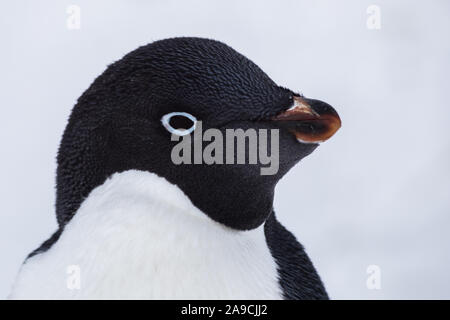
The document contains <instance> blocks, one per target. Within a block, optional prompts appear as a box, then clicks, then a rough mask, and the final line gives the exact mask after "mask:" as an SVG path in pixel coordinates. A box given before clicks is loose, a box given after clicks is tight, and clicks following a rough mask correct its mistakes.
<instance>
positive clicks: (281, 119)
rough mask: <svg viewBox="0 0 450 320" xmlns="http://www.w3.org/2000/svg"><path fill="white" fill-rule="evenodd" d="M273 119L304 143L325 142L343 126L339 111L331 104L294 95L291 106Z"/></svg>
mask: <svg viewBox="0 0 450 320" xmlns="http://www.w3.org/2000/svg"><path fill="white" fill-rule="evenodd" d="M271 120H272V121H275V122H276V123H277V124H278V125H279V126H280V127H282V128H285V129H287V130H289V131H290V132H292V134H293V135H294V136H295V138H296V139H297V140H298V141H299V142H304V143H319V142H324V141H326V140H328V139H329V138H331V137H332V136H333V135H334V134H335V133H336V131H337V130H338V129H339V128H340V127H341V119H340V118H339V115H338V113H337V112H336V110H334V109H333V108H332V107H331V106H330V105H329V104H327V103H325V102H323V101H320V100H313V99H307V98H304V97H299V96H295V97H294V105H293V106H292V107H291V108H289V109H288V110H286V111H283V112H282V113H280V114H278V115H276V116H274V117H272V118H271Z"/></svg>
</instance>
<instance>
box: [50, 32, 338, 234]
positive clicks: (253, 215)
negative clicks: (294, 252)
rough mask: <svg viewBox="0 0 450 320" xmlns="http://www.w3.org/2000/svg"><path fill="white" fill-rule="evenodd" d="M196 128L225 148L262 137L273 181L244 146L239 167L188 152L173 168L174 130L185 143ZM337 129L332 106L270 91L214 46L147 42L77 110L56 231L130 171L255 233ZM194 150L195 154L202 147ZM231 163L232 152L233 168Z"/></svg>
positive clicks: (64, 150)
mask: <svg viewBox="0 0 450 320" xmlns="http://www.w3.org/2000/svg"><path fill="white" fill-rule="evenodd" d="M200 122H201V125H202V130H203V131H204V132H206V130H208V129H216V130H217V131H216V132H221V133H223V137H224V138H226V132H227V130H231V129H233V130H237V129H242V130H244V131H247V130H248V129H252V130H255V132H257V133H259V132H261V130H266V132H268V136H267V146H268V150H267V152H268V153H270V152H271V151H273V152H275V151H277V155H275V156H276V157H277V162H278V163H277V168H276V171H275V172H273V173H272V174H266V175H264V174H261V172H262V171H261V170H262V168H264V167H267V164H261V162H257V163H256V164H255V163H253V164H251V163H249V161H248V160H249V159H248V154H249V151H250V150H249V149H250V148H251V146H250V143H247V144H246V145H245V149H246V151H247V152H246V154H247V156H246V160H247V161H244V162H245V163H243V164H242V163H237V161H233V163H229V164H227V163H226V160H225V157H226V155H224V161H223V164H221V163H213V164H207V163H204V162H203V161H201V163H197V164H196V163H195V159H193V158H194V157H195V151H194V148H195V146H193V147H192V150H193V154H192V162H191V163H190V164H186V163H182V164H176V163H174V161H173V156H172V154H173V150H174V147H175V146H176V145H177V144H179V143H180V141H181V139H180V141H173V139H172V133H173V131H174V129H175V130H181V131H182V132H183V133H185V132H187V131H186V130H185V129H186V128H189V127H192V126H193V125H194V124H196V123H200ZM339 127H340V119H339V116H338V115H337V113H336V111H334V109H333V108H332V107H331V106H329V105H328V104H326V103H325V102H322V101H319V100H313V99H308V98H305V97H303V96H301V95H300V94H297V93H295V92H293V91H291V90H289V89H286V88H283V87H280V86H278V85H276V84H275V83H274V82H273V81H272V80H271V79H270V78H269V77H268V76H267V75H266V74H265V73H264V72H263V71H262V70H261V69H260V68H259V67H258V66H256V65H255V64H254V63H253V62H252V61H250V60H248V59H247V58H246V57H244V56H243V55H241V54H239V53H238V52H236V51H235V50H233V49H232V48H230V47H229V46H227V45H225V44H223V43H221V42H218V41H214V40H208V39H201V38H173V39H166V40H161V41H156V42H153V43H151V44H149V45H146V46H143V47H140V48H138V49H136V50H135V51H133V52H131V53H129V54H127V55H126V56H125V57H123V58H122V59H121V60H119V61H117V62H115V63H113V64H112V65H110V66H109V67H108V68H107V70H106V71H105V72H104V73H103V74H102V75H100V76H99V77H98V78H97V79H96V80H95V81H94V82H93V84H92V85H91V86H90V88H89V89H88V90H86V92H85V93H84V94H83V95H82V96H81V97H80V98H79V100H78V102H77V104H76V105H75V107H74V109H73V111H72V114H71V116H70V118H69V123H68V125H67V127H66V130H65V132H64V135H63V139H62V141H61V145H60V149H59V153H58V170H57V202H56V211H57V218H58V222H59V224H60V226H64V224H65V223H67V221H69V220H70V218H71V217H72V216H73V214H74V213H75V212H76V210H77V209H78V207H79V206H80V204H81V202H82V201H83V199H84V198H85V197H86V196H87V195H88V194H89V193H90V191H92V189H94V188H95V187H96V186H98V185H100V184H102V183H103V182H104V181H105V180H106V179H107V178H108V177H109V176H111V175H112V174H114V173H116V172H122V171H126V170H131V169H137V170H142V171H148V172H152V173H155V174H157V175H158V176H161V177H163V178H165V179H166V180H167V181H169V182H170V183H172V184H175V185H177V186H178V187H179V188H180V189H181V190H182V191H183V192H184V193H185V194H186V195H187V196H188V197H189V198H190V200H191V201H192V203H193V204H194V205H195V206H196V207H198V208H199V209H200V210H202V211H203V212H204V213H205V214H207V215H208V216H209V217H210V218H212V219H213V220H215V221H217V222H219V223H222V224H224V225H226V226H228V227H231V228H234V229H238V230H248V229H253V228H256V227H258V226H259V225H261V224H262V223H263V222H264V221H265V220H266V219H267V217H268V216H269V215H270V213H271V211H272V205H273V196H274V188H275V185H276V183H277V182H278V181H279V179H280V178H281V177H282V176H283V175H284V174H285V173H286V172H287V171H288V170H289V169H290V168H291V167H292V166H294V165H295V164H296V163H297V162H298V161H299V160H301V159H302V158H303V157H305V156H307V155H308V154H310V153H311V152H312V151H313V150H314V149H315V148H316V147H317V146H318V142H320V141H323V140H326V139H327V138H329V137H330V136H331V135H333V134H334V133H335V132H336V130H337V129H338V128H339ZM272 130H277V132H278V141H277V143H278V148H277V149H278V150H274V149H273V145H272V144H271V143H270V141H271V140H270V137H271V135H272V132H274V131H272ZM189 135H190V136H194V135H195V132H191V133H189ZM190 141H191V144H192V145H194V144H195V143H198V140H195V139H194V138H192V139H191V140H190ZM225 143H226V142H225V141H223V144H224V145H225ZM200 144H201V147H202V150H203V148H204V147H205V146H206V145H207V144H208V143H207V142H204V141H203V142H201V141H200ZM271 149H272V150H271ZM259 150H260V145H259V144H258V146H257V151H258V152H259ZM200 156H201V155H200ZM237 156H238V155H237V152H236V150H235V152H234V156H233V157H234V160H236V157H237ZM271 156H274V155H271Z"/></svg>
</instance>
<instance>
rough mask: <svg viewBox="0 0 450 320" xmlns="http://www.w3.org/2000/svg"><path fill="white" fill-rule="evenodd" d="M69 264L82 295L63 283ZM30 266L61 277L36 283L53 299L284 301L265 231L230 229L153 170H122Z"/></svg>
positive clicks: (36, 272) (39, 273) (39, 275)
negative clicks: (80, 281)
mask: <svg viewBox="0 0 450 320" xmlns="http://www.w3.org/2000/svg"><path fill="white" fill-rule="evenodd" d="M55 261H57V262H58V263H56V264H55ZM93 261H95V263H93ZM68 265H75V266H78V267H79V268H80V270H82V274H83V283H84V287H83V289H82V290H79V291H77V290H72V291H71V290H67V288H66V281H64V280H63V279H59V278H58V277H60V276H64V277H65V276H66V273H65V272H64V270H61V268H65V267H66V266H68ZM26 267H27V270H28V271H27V274H29V275H30V276H32V277H33V278H35V279H38V280H39V279H49V278H52V279H53V278H54V277H56V278H55V279H54V280H55V281H47V282H46V283H39V284H36V283H34V286H33V288H43V289H42V290H44V291H45V292H46V294H48V295H49V296H54V295H57V294H61V295H62V296H63V297H66V296H67V295H69V296H67V297H70V298H74V297H77V298H113V299H114V298H150V299H151V298H160V299H161V298H162V299H164V298H175V299H181V298H185V299H186V298H188V299H189V298H191V299H205V298H217V299H230V298H240V299H256V298H264V299H276V298H280V297H281V289H280V286H279V282H278V274H277V266H276V262H275V260H274V258H273V257H272V255H271V252H270V249H269V247H268V244H267V242H266V238H265V233H264V226H260V227H258V228H256V229H253V230H250V231H239V230H235V229H232V228H229V227H226V226H224V225H222V224H220V223H218V222H216V221H214V220H212V219H211V218H210V217H209V216H208V215H206V214H204V213H203V212H202V211H201V210H199V209H198V208H197V207H196V206H194V205H193V204H192V203H191V201H190V199H189V198H188V197H187V196H186V195H185V194H184V193H183V192H182V191H181V189H179V188H178V187H177V186H176V185H174V184H171V183H169V182H168V181H166V180H165V179H164V178H161V177H159V176H157V175H156V174H154V173H150V172H148V171H137V170H128V171H124V172H121V173H116V174H114V175H112V176H111V177H110V178H108V179H107V180H106V181H105V182H104V183H103V184H102V185H100V186H98V187H96V188H95V189H94V190H92V191H91V193H90V194H89V195H88V197H87V198H86V199H85V200H84V201H83V203H82V204H81V206H80V208H79V209H78V210H77V212H76V214H75V215H74V216H73V218H72V219H71V220H70V221H68V222H67V224H66V225H65V226H64V230H63V231H62V233H61V236H60V237H59V239H58V240H57V241H56V242H55V243H54V244H53V246H52V247H51V248H50V249H49V250H48V251H46V252H44V253H41V254H36V255H34V256H33V257H31V258H30V259H28V260H27V263H26ZM180 270H183V271H182V272H180ZM99 274H101V275H102V276H101V277H99V276H98V275H99ZM185 275H188V276H187V277H186V276H185ZM124 279H126V281H124ZM143 283H145V284H147V285H142V284H143ZM49 284H56V287H55V286H50V285H49ZM224 286H226V288H227V289H226V290H224V289H223V288H224ZM261 288H264V290H261Z"/></svg>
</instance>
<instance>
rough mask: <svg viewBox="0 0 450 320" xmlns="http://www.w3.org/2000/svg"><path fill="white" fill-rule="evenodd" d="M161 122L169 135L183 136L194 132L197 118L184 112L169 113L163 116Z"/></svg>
mask: <svg viewBox="0 0 450 320" xmlns="http://www.w3.org/2000/svg"><path fill="white" fill-rule="evenodd" d="M161 122H162V125H163V126H164V128H166V130H167V131H169V132H170V133H173V134H176V135H177V136H185V135H187V134H190V133H191V132H192V131H194V130H195V127H196V125H197V118H196V117H194V116H193V115H192V114H189V113H186V112H171V113H168V114H165V115H164V116H163V117H162V118H161Z"/></svg>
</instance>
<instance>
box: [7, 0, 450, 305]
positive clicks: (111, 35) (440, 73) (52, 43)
mask: <svg viewBox="0 0 450 320" xmlns="http://www.w3.org/2000/svg"><path fill="white" fill-rule="evenodd" d="M71 4H74V5H78V6H79V7H80V8H81V28H80V29H79V30H69V29H68V28H67V27H66V22H67V18H68V16H69V15H68V14H67V13H66V9H67V7H68V6H69V5H71ZM370 5H377V6H379V8H380V10H381V29H379V30H371V29H369V28H368V27H367V25H366V22H367V19H368V17H369V15H368V14H367V12H366V10H367V8H368V7H369V6H370ZM1 9H2V10H1V13H0V15H1V20H0V37H1V38H0V39H1V50H0V63H1V69H0V70H1V75H0V81H1V84H0V85H1V90H0V103H1V107H0V123H1V125H0V148H1V158H0V170H1V180H0V199H1V202H0V256H1V258H0V298H4V297H6V296H7V294H8V292H9V290H10V287H11V285H12V283H13V280H14V277H15V275H16V273H17V271H18V269H19V267H20V265H21V263H22V261H23V260H24V258H25V256H26V255H27V254H28V253H29V252H30V251H32V250H33V249H35V248H36V247H37V246H38V245H39V244H40V243H41V242H42V241H43V240H45V239H47V238H48V237H49V235H50V234H51V233H52V232H53V231H54V230H55V229H56V221H55V215H54V201H55V187H54V181H55V170H56V164H55V156H56V151H57V147H58V144H59V141H60V137H61V134H62V132H63V130H64V127H65V125H66V121H67V118H68V116H69V113H70V110H71V108H72V106H73V105H74V103H75V101H76V99H77V98H78V97H79V96H80V95H81V93H82V92H83V91H84V90H85V89H87V88H88V86H89V85H90V84H91V82H92V81H93V79H94V78H95V77H96V76H97V75H99V74H100V73H101V72H103V70H104V69H105V67H106V66H107V65H108V64H110V63H112V62H113V61H115V60H118V59H120V58H121V57H122V56H123V55H124V54H126V53H127V52H129V51H131V50H133V49H135V48H137V47H138V46H140V45H143V44H146V43H149V42H152V41H154V40H158V39H163V38H167V37H174V36H199V37H208V38H214V39H217V40H221V41H223V42H225V43H227V44H229V45H231V46H232V47H233V48H235V49H236V50H237V51H239V52H241V53H243V54H244V55H246V56H247V57H249V58H250V59H251V60H253V61H254V62H255V63H256V64H258V65H259V66H260V67H261V68H262V69H263V70H264V71H266V72H267V73H268V74H269V76H271V77H272V79H273V80H275V81H276V82H277V83H279V84H280V85H284V86H287V87H289V88H292V89H294V90H298V91H300V92H302V93H303V94H305V95H306V96H308V97H312V98H318V99H321V100H324V101H326V102H328V103H330V104H331V105H333V106H334V107H335V108H336V109H337V110H338V112H339V113H340V115H341V118H342V121H343V126H342V129H341V130H340V131H339V132H338V133H337V134H336V135H335V136H334V137H333V138H332V139H331V140H329V141H328V142H326V143H324V144H323V145H322V146H320V147H319V148H318V149H317V150H316V151H315V152H314V153H313V154H312V155H311V156H309V157H308V158H306V159H304V160H303V161H302V162H301V163H300V164H299V165H298V166H296V167H295V168H294V169H292V171H291V172H290V173H289V174H288V175H287V176H286V177H285V178H284V179H283V180H282V181H281V182H280V183H279V185H278V187H277V190H276V199H275V208H276V211H277V213H278V217H279V219H280V220H281V221H282V223H283V224H284V225H285V226H287V227H288V228H289V229H290V230H291V231H293V232H294V233H295V235H296V236H297V237H298V239H299V240H300V242H302V244H303V245H304V246H305V247H306V250H307V252H308V253H309V255H310V257H311V259H312V260H313V262H314V264H315V265H316V267H317V269H318V271H319V273H320V275H321V276H322V279H323V281H324V283H325V285H326V287H327V289H328V291H329V294H330V296H331V297H332V298H334V299H354V298H356V299H383V298H384V299H393V298H399V299H416V298H425V299H430V298H447V299H448V298H450V272H449V265H450V234H449V226H450V215H449V214H450V198H449V196H450V167H449V164H450V129H449V123H450V121H449V120H450V109H449V100H450V96H449V91H450V90H449V89H450V85H449V84H450V76H449V74H450V64H449V58H450V42H449V39H450V32H449V31H450V19H449V14H450V2H449V1H444V0H442V1H387V0H386V1H381V0H377V1H365V0H355V1H333V0H329V1H324V0H320V1H270V2H269V1H242V0H241V1H230V0H228V1H220V2H218V1H162V0H159V1H137V0H134V1H130V0H128V1H79V0H72V1H56V0H55V1H23V0H21V1H9V2H4V3H2V8H1ZM370 265H377V266H379V267H380V270H381V289H379V290H370V289H368V287H367V286H366V280H367V278H368V276H369V275H368V274H367V272H366V271H367V267H368V266H370Z"/></svg>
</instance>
